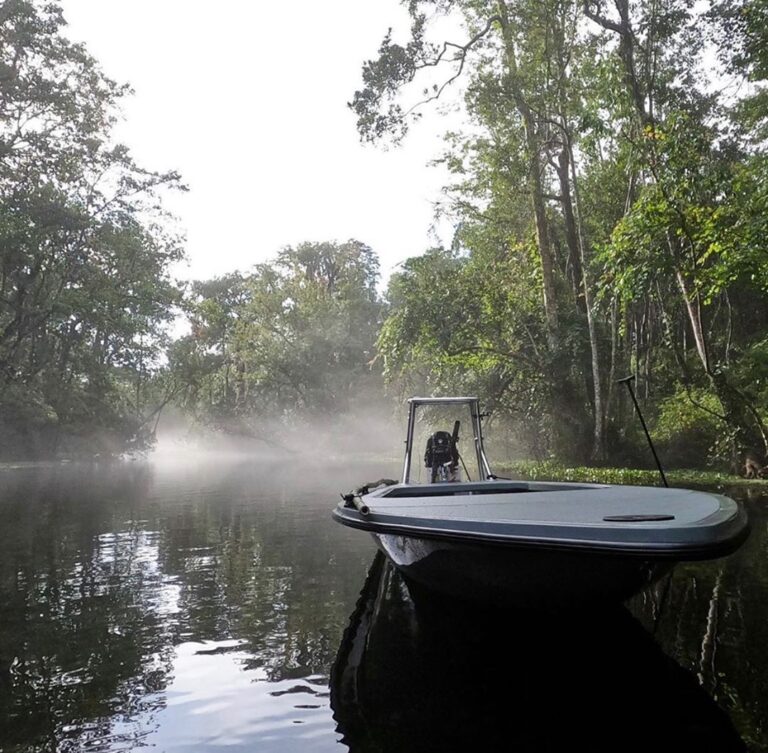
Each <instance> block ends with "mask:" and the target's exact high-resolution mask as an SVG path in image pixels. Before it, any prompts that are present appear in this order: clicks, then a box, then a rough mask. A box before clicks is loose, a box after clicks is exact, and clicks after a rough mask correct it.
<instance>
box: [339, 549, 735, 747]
mask: <svg viewBox="0 0 768 753" xmlns="http://www.w3.org/2000/svg"><path fill="white" fill-rule="evenodd" d="M412 588H413V587H412V586H409V584H407V583H406V582H405V581H404V579H403V577H402V575H400V574H399V573H398V571H397V570H396V569H395V568H394V567H393V566H392V564H391V563H390V562H389V561H388V560H387V559H386V558H385V557H384V556H383V555H382V554H381V553H379V554H377V555H376V558H375V559H374V561H373V563H372V565H371V568H370V571H369V573H368V577H367V579H366V583H365V586H364V587H363V590H362V592H361V595H360V599H359V601H358V603H357V606H356V608H355V611H354V613H353V614H352V617H351V619H350V624H349V626H348V627H347V629H346V631H345V633H344V637H343V639H342V642H341V645H340V647H339V651H338V654H337V657H336V661H335V664H334V666H333V669H332V672H331V705H332V707H333V709H334V716H335V718H336V721H337V723H338V731H339V732H340V733H341V734H342V735H343V742H344V743H346V744H347V745H348V746H349V748H350V750H351V751H352V753H367V752H373V751H376V752H377V753H381V752H383V751H393V752H394V751H397V752H398V753H408V752H409V751H419V752H423V751H441V752H445V751H452V750H462V751H473V750H478V751H480V750H488V751H496V750H514V751H568V750H584V751H640V750H642V751H651V750H653V751H667V750H675V751H697V752H701V751H717V752H718V753H727V752H728V751H743V750H746V748H745V746H744V744H743V742H742V740H741V739H740V738H739V736H738V735H737V733H736V731H735V729H734V727H733V725H732V724H731V721H730V719H729V718H728V716H727V715H726V713H725V712H724V711H723V710H722V709H721V708H720V707H719V706H718V705H717V704H716V703H715V702H714V701H713V700H712V699H711V698H710V697H709V696H708V695H707V694H706V693H705V692H704V690H702V688H701V687H700V686H699V684H698V682H697V680H696V678H695V677H694V676H693V675H692V674H691V673H689V672H687V671H686V670H684V669H683V668H682V667H680V666H679V665H678V664H676V663H675V662H674V661H673V660H672V659H670V658H669V657H668V656H666V655H665V654H664V653H663V652H662V651H661V649H660V648H659V647H658V646H657V644H656V643H655V641H654V640H653V638H652V637H651V635H649V633H647V632H646V631H645V630H644V628H643V627H642V626H641V625H640V624H639V623H638V622H637V621H636V620H635V619H634V618H633V617H632V616H631V615H630V613H629V612H628V611H627V610H626V609H625V608H624V607H621V606H616V607H613V608H611V609H610V610H607V611H602V612H599V613H594V612H593V613H590V614H588V615H585V614H582V615H575V614H572V615H569V616H561V617H557V618H556V617H546V616H543V615H539V616H532V615H530V614H526V613H524V612H511V611H503V612H502V611H498V610H493V611H491V610H485V611H484V610H482V609H479V608H478V607H477V606H476V605H469V604H468V603H459V602H451V601H448V600H447V599H445V600H443V599H439V598H438V597H436V596H435V595H434V594H432V593H428V594H427V593H422V592H421V591H419V592H413V591H412ZM414 596H415V598H414Z"/></svg>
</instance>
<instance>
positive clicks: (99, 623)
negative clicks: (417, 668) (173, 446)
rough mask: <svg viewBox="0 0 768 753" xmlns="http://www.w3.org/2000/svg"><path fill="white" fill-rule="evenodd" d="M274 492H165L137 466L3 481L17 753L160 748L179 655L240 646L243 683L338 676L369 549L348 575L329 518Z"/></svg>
mask: <svg viewBox="0 0 768 753" xmlns="http://www.w3.org/2000/svg"><path fill="white" fill-rule="evenodd" d="M269 478H270V476H269V475H268V474H265V473H264V471H263V469H262V470H261V472H259V470H258V469H251V470H247V471H245V472H243V469H240V471H239V472H234V473H232V475H231V476H229V477H228V476H226V475H221V474H219V475H217V474H215V473H214V474H212V475H210V476H208V477H207V479H205V478H202V476H201V475H200V474H191V478H190V477H186V478H185V476H183V475H182V476H181V477H174V476H165V477H162V476H161V477H157V474H153V473H152V471H151V469H149V468H148V467H145V466H138V465H137V466H132V467H124V466H118V467H116V468H114V469H112V470H110V471H108V472H104V470H103V469H97V468H92V469H90V470H88V469H76V470H75V469H69V470H68V469H63V470H62V469H49V470H48V471H41V470H40V469H39V468H37V469H24V470H20V471H16V472H14V473H12V474H7V479H6V480H7V481H8V483H6V484H5V485H4V488H3V492H2V495H1V496H0V512H1V514H2V515H3V519H4V521H5V525H4V526H2V528H1V529H0V729H3V730H4V739H3V744H4V745H7V746H9V747H8V749H9V750H13V749H19V750H21V749H24V750H26V749H29V750H65V749H72V750H76V749H80V747H81V746H82V745H84V744H85V743H86V742H87V741H89V740H90V741H91V742H92V743H93V744H94V745H95V746H96V747H95V748H94V749H98V743H97V741H102V744H104V745H106V744H107V742H105V741H107V740H109V739H110V737H109V736H110V734H111V735H112V736H113V737H112V742H114V741H115V740H114V735H118V736H119V735H128V736H130V737H131V738H132V739H133V738H137V737H141V736H143V735H144V734H146V733H148V732H149V731H151V729H152V728H153V726H154V725H155V724H156V721H155V719H154V712H155V711H156V710H157V709H158V708H161V707H162V706H163V704H164V696H163V690H164V688H165V686H166V684H167V682H168V680H169V676H170V673H171V668H172V663H173V657H174V646H175V645H176V644H177V643H179V642H180V641H203V640H224V639H229V638H237V639H238V644H237V645H236V646H233V649H235V648H236V649H237V650H239V651H243V650H244V649H245V650H246V651H247V653H248V655H249V658H248V660H247V661H246V663H245V668H246V669H253V668H259V669H262V670H263V672H262V676H263V675H264V674H266V676H267V677H268V678H269V679H275V680H277V679H283V678H290V677H304V676H308V675H310V674H325V673H326V672H327V668H328V666H329V664H330V662H331V659H332V657H333V655H334V653H335V649H336V642H337V639H338V635H339V634H340V633H341V631H342V630H343V627H344V624H345V622H346V613H347V612H348V605H349V604H351V603H353V601H354V592H355V591H356V589H357V585H358V582H359V581H358V577H359V575H360V573H362V572H364V569H365V559H366V557H367V556H368V553H369V551H370V546H369V545H367V543H366V545H362V546H361V548H360V551H359V557H358V558H357V565H358V566H357V568H355V567H354V564H355V559H356V554H355V552H350V553H349V554H350V557H345V558H341V559H340V560H339V561H336V558H335V557H334V556H332V555H333V553H334V552H337V551H338V542H336V541H335V540H334V541H332V539H335V537H338V535H339V532H338V531H337V528H336V527H334V526H333V524H332V522H331V521H330V520H329V519H328V510H327V506H325V505H317V504H314V505H312V504H311V503H307V501H306V499H304V498H302V494H304V495H305V496H306V494H307V489H306V488H305V489H304V490H302V489H301V488H300V487H301V484H298V485H296V486H297V487H299V488H298V490H297V491H295V492H292V493H290V492H286V491H285V489H284V488H282V487H281V482H280V481H275V482H270V481H269ZM201 482H202V483H201ZM254 490H257V492H254ZM329 498H331V497H330V496H326V499H329ZM297 500H298V501H297ZM361 544H363V542H361ZM329 560H330V561H329ZM350 564H352V565H353V567H352V570H351V572H350V573H349V575H348V576H347V575H346V573H345V571H346V570H348V569H349V567H350ZM116 720H120V723H119V724H116ZM126 722H131V724H129V725H128V726H126ZM4 750H5V748H4Z"/></svg>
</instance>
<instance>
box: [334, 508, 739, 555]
mask: <svg viewBox="0 0 768 753" xmlns="http://www.w3.org/2000/svg"><path fill="white" fill-rule="evenodd" d="M333 518H334V520H336V521H337V522H339V523H341V524H342V525H345V526H348V527H349V528H357V529H359V530H363V531H368V532H369V533H371V534H374V535H376V534H383V535H396V536H405V537H408V538H413V539H425V540H441V541H448V542H453V543H461V544H470V545H472V544H476V545H478V546H484V545H487V544H491V545H494V546H498V547H502V548H504V547H506V548H510V549H514V548H525V549H540V550H543V551H547V550H558V551H563V550H570V551H578V552H580V553H582V554H595V555H605V554H611V553H612V554H616V555H627V556H633V557H635V556H636V557H640V558H642V557H646V558H647V557H652V558H654V559H676V560H680V559H685V560H689V561H693V560H698V559H714V558H717V557H722V556H726V555H728V554H731V553H732V552H734V551H736V549H738V548H739V547H740V546H741V544H743V543H744V541H746V539H747V537H748V536H749V533H750V526H749V521H748V519H747V516H746V513H745V512H744V510H743V508H742V507H740V506H739V507H738V508H737V510H736V511H735V514H734V515H733V516H731V517H730V518H728V519H724V520H723V521H721V523H720V525H721V526H727V527H729V528H733V527H736V530H735V532H733V533H731V534H729V535H728V536H726V537H724V538H720V539H718V540H716V541H713V542H701V541H697V542H692V543H685V542H677V541H672V542H670V541H661V542H660V541H656V542H653V541H616V540H614V541H605V540H602V541H601V540H599V539H587V538H580V539H568V538H563V537H550V538H547V537H546V536H542V535H532V536H524V535H519V534H518V535H509V534H498V533H488V532H486V531H471V532H467V531H460V530H455V529H445V528H434V527H428V526H409V525H407V524H403V523H390V522H382V521H376V520H372V519H368V518H366V517H364V516H362V515H360V513H358V512H357V510H351V509H349V508H346V507H344V506H343V504H340V505H338V506H337V507H336V509H334V511H333ZM632 525H633V527H634V530H645V531H658V530H659V529H658V528H655V527H650V526H646V527H638V526H636V525H635V524H632ZM611 530H625V529H623V528H618V527H611ZM681 530H690V529H681Z"/></svg>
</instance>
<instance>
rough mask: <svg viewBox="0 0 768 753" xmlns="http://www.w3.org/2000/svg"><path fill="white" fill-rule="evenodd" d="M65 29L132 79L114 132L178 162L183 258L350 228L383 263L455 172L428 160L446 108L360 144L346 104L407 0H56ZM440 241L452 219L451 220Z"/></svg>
mask: <svg viewBox="0 0 768 753" xmlns="http://www.w3.org/2000/svg"><path fill="white" fill-rule="evenodd" d="M62 5H63V8H64V13H65V17H66V18H67V20H68V21H69V31H68V34H69V36H70V38H72V39H74V40H77V41H83V42H85V44H86V46H87V47H88V49H89V51H90V52H91V53H92V54H93V55H94V56H95V57H96V58H97V59H98V60H99V61H100V62H101V64H102V66H103V68H104V71H105V72H106V73H107V75H109V76H111V77H112V78H114V79H116V80H118V81H120V82H127V83H130V84H131V86H132V87H133V88H134V89H135V92H136V93H135V95H134V96H133V97H131V98H130V99H129V100H127V101H126V102H125V103H124V113H125V116H126V122H125V123H124V124H122V125H121V127H120V129H119V131H118V133H117V136H118V138H119V139H120V140H122V141H124V142H125V143H126V144H127V145H128V146H129V147H130V148H131V149H132V151H133V154H134V155H135V157H136V159H137V160H138V161H139V163H140V164H142V165H143V166H145V167H148V168H151V169H156V170H166V169H175V170H178V171H179V172H180V173H181V174H182V176H183V178H184V180H185V182H186V183H187V184H188V185H189V187H190V192H189V193H187V194H185V195H182V196H179V197H176V198H174V199H172V200H171V201H169V202H168V206H169V208H170V209H171V210H172V211H173V212H174V213H175V214H176V215H177V216H178V217H179V219H180V223H181V226H182V228H183V229H184V230H185V231H186V234H187V239H188V241H187V249H188V257H189V264H188V267H186V268H185V269H183V270H181V271H180V272H179V274H181V275H182V276H183V277H190V278H207V277H212V276H215V275H220V274H223V273H226V272H229V271H232V270H235V269H241V270H245V269H248V268H249V267H250V266H251V265H252V264H254V263H256V262H259V261H262V260H264V259H267V258H269V257H271V256H273V255H274V254H275V253H276V252H277V251H278V250H279V249H280V248H281V247H282V246H284V245H293V244H296V243H300V242H301V241H305V240H309V241H324V240H338V241H344V240H347V239H348V238H356V239H358V240H360V241H363V242H365V243H367V244H369V245H370V246H372V248H373V249H374V251H376V252H377V253H378V254H379V257H380V258H381V262H382V273H383V275H384V277H385V278H386V277H387V276H388V275H389V273H390V272H391V271H392V268H393V267H394V266H395V265H396V264H397V263H399V262H401V261H402V260H403V259H405V258H407V257H409V256H413V255H417V254H421V253H422V252H423V251H424V250H425V249H426V248H428V247H429V246H430V245H434V242H435V239H434V236H433V235H430V226H431V224H432V213H433V209H432V202H433V201H435V200H437V199H438V198H439V191H440V187H441V186H442V185H443V184H444V183H445V182H446V175H445V173H444V172H443V170H442V169H441V168H436V167H428V166H427V162H428V161H429V160H430V159H431V158H433V157H435V156H436V155H437V154H438V153H439V151H440V147H441V139H440V137H441V134H442V133H443V132H444V130H446V129H447V128H448V126H449V124H448V123H447V122H446V121H445V120H444V119H442V118H440V117H439V116H437V115H435V116H434V117H429V115H427V116H425V118H424V120H423V121H422V122H421V123H420V124H419V125H418V127H417V128H415V129H414V130H413V131H412V132H411V134H410V135H409V136H408V138H407V139H406V141H405V143H404V145H403V146H402V147H400V148H398V149H391V150H390V151H383V150H382V149H381V148H378V147H371V146H363V145H361V144H360V141H359V138H358V135H357V132H356V130H355V117H354V114H353V113H352V112H351V111H350V110H349V109H348V108H347V107H346V103H347V102H348V101H349V100H350V99H351V97H352V94H353V92H354V91H355V89H357V88H359V86H360V81H361V64H362V63H363V61H364V60H367V59H370V58H372V57H374V56H375V54H376V51H377V49H378V46H379V44H380V42H381V39H382V37H383V36H384V34H385V32H386V30H387V28H388V27H389V26H394V27H395V29H396V31H397V30H398V29H403V30H405V29H407V18H406V14H405V11H404V10H403V9H402V7H401V6H400V4H399V3H398V2H397V0H327V1H326V2H319V0H294V1H293V2H291V3H279V2H278V3H274V2H269V3H268V2H256V1H254V0H218V2H216V3H210V2H202V1H201V0H62ZM440 234H441V236H442V238H441V239H442V240H443V241H444V242H449V240H450V227H449V226H447V225H442V226H441V230H440Z"/></svg>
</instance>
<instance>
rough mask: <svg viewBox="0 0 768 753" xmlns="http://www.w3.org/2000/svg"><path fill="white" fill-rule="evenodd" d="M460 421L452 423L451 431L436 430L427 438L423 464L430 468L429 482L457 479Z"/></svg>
mask: <svg viewBox="0 0 768 753" xmlns="http://www.w3.org/2000/svg"><path fill="white" fill-rule="evenodd" d="M460 426H461V421H456V423H455V424H454V425H453V433H452V434H449V433H448V432H447V431H436V432H435V433H434V434H432V436H430V437H429V439H427V449H426V452H425V453H424V466H425V467H426V468H429V469H430V470H431V476H430V483H432V484H434V483H436V482H438V481H458V480H459V449H458V443H459V428H460Z"/></svg>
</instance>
